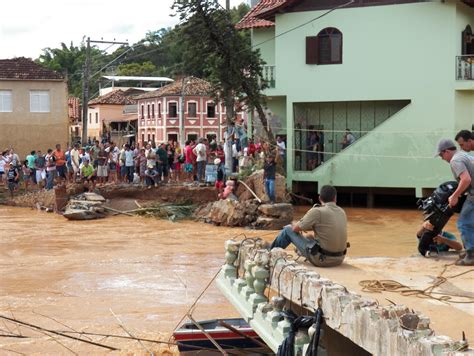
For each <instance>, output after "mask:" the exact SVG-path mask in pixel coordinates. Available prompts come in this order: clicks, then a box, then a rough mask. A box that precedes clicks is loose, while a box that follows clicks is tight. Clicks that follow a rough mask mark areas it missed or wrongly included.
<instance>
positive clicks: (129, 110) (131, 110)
mask: <svg viewBox="0 0 474 356" xmlns="http://www.w3.org/2000/svg"><path fill="white" fill-rule="evenodd" d="M123 113H124V115H128V114H138V106H137V105H136V104H133V105H125V106H124V107H123Z"/></svg>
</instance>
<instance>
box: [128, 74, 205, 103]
mask: <svg viewBox="0 0 474 356" xmlns="http://www.w3.org/2000/svg"><path fill="white" fill-rule="evenodd" d="M185 80H186V85H184V93H183V94H184V95H186V96H209V95H211V93H212V86H211V84H210V83H209V82H207V81H205V80H203V79H200V78H196V77H187V78H185ZM182 90H183V81H182V80H176V81H175V82H173V83H171V84H168V85H165V86H164V87H161V88H159V89H157V90H154V91H151V92H148V93H145V94H142V95H139V96H137V97H136V99H138V100H139V99H150V98H158V97H162V96H178V95H181V91H182Z"/></svg>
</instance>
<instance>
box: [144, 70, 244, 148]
mask: <svg viewBox="0 0 474 356" xmlns="http://www.w3.org/2000/svg"><path fill="white" fill-rule="evenodd" d="M137 101H138V103H137V105H138V137H137V140H138V142H139V143H140V144H143V143H146V142H157V143H159V142H168V141H176V142H180V143H183V142H185V141H186V140H190V139H197V138H199V137H207V138H211V137H213V138H216V139H217V140H218V141H221V140H222V139H223V137H224V131H225V129H226V110H225V107H224V105H222V104H221V103H216V102H215V101H214V100H213V98H212V97H211V85H210V84H209V83H208V82H206V81H204V80H202V79H199V78H195V77H187V78H184V80H178V81H176V82H174V83H172V84H169V85H166V86H164V87H162V88H160V89H158V90H156V91H153V92H149V93H145V94H143V95H140V96H138V97H137ZM181 102H183V103H184V107H183V109H184V110H183V111H182V112H181ZM181 116H182V118H183V123H182V124H181ZM237 118H239V119H242V118H243V113H241V112H240V113H237ZM181 132H182V133H183V137H181Z"/></svg>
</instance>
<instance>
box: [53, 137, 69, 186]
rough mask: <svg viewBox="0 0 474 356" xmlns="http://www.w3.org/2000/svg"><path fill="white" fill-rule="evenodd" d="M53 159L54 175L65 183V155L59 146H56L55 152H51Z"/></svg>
mask: <svg viewBox="0 0 474 356" xmlns="http://www.w3.org/2000/svg"><path fill="white" fill-rule="evenodd" d="M53 157H54V159H55V160H56V173H57V176H58V178H59V180H61V181H63V182H64V181H65V180H66V179H67V177H66V154H65V153H64V151H63V150H61V145H60V144H59V143H58V144H57V145H56V150H55V151H54V152H53Z"/></svg>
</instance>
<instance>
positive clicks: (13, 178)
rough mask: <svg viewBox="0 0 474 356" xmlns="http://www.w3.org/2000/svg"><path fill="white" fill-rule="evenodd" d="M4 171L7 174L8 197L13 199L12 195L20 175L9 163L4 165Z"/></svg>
mask: <svg viewBox="0 0 474 356" xmlns="http://www.w3.org/2000/svg"><path fill="white" fill-rule="evenodd" d="M5 171H6V172H7V182H8V190H9V191H10V197H11V198H12V199H13V193H14V192H15V190H16V189H17V186H18V181H19V180H20V173H19V172H18V168H16V167H15V166H14V165H13V164H11V163H7V164H6V165H5Z"/></svg>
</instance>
